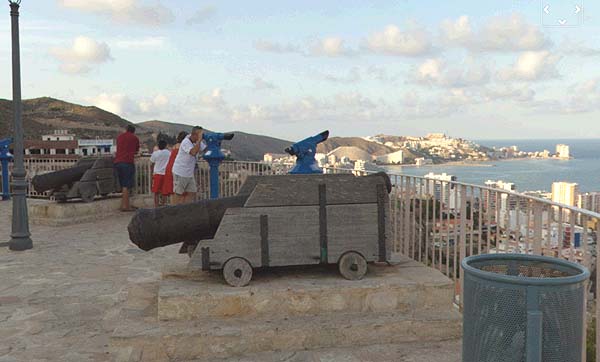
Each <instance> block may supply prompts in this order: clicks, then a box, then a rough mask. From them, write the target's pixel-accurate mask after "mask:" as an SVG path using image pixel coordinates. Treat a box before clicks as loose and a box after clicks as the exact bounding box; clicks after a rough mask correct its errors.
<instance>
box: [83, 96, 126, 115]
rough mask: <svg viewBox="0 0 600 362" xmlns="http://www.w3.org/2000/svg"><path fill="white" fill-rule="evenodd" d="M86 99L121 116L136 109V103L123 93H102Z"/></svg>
mask: <svg viewBox="0 0 600 362" xmlns="http://www.w3.org/2000/svg"><path fill="white" fill-rule="evenodd" d="M85 99H86V101H88V102H89V103H91V104H92V105H94V106H96V107H98V108H101V109H103V110H105V111H108V112H111V113H114V114H116V115H120V116H124V115H125V114H126V113H129V112H131V111H132V110H133V109H135V103H134V102H133V101H132V100H131V99H130V98H129V97H127V96H126V95H124V94H121V93H116V94H109V93H101V94H99V95H97V96H95V97H87V98H85Z"/></svg>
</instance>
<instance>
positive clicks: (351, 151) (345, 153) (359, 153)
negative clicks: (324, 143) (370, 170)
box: [328, 146, 373, 161]
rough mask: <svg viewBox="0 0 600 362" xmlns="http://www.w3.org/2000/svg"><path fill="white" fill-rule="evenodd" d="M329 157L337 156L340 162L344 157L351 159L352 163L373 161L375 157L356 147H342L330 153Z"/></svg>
mask: <svg viewBox="0 0 600 362" xmlns="http://www.w3.org/2000/svg"><path fill="white" fill-rule="evenodd" d="M328 155H335V156H336V157H337V158H338V160H339V159H341V158H342V157H348V159H350V160H351V161H356V160H365V161H371V160H372V159H373V156H372V155H371V154H370V153H368V152H367V151H364V150H362V149H360V148H358V147H354V146H340V147H338V148H336V149H335V150H333V151H331V152H329V153H328Z"/></svg>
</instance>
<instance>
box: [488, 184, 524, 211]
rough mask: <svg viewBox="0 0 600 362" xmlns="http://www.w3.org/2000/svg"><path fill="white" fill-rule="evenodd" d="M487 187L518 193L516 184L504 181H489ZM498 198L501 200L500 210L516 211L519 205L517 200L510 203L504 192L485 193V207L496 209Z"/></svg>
mask: <svg viewBox="0 0 600 362" xmlns="http://www.w3.org/2000/svg"><path fill="white" fill-rule="evenodd" d="M485 186H487V187H491V188H494V189H500V190H506V191H516V190H517V185H515V184H514V183H512V182H505V181H502V180H498V181H493V180H487V181H486V182H485ZM498 197H499V198H500V200H499V201H500V209H501V210H507V208H508V209H511V210H514V209H515V207H516V205H517V198H516V197H513V198H511V199H510V201H509V197H508V194H506V193H503V192H494V191H490V192H484V194H483V205H484V206H485V207H486V208H495V207H496V199H497V198H498Z"/></svg>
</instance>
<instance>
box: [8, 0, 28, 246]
mask: <svg viewBox="0 0 600 362" xmlns="http://www.w3.org/2000/svg"><path fill="white" fill-rule="evenodd" d="M8 2H9V3H10V18H11V27H12V28H11V34H12V79H13V108H14V127H15V139H14V155H13V157H14V169H13V172H12V176H13V181H12V200H13V204H12V205H13V209H12V211H13V215H12V232H11V234H10V241H9V242H8V247H9V249H10V250H19V251H20V250H27V249H31V248H33V242H32V241H31V237H30V236H31V233H30V232H29V218H28V215H27V181H26V180H25V176H26V173H25V167H24V165H23V120H22V118H21V113H22V111H23V105H22V104H21V56H20V52H19V47H20V45H19V5H20V4H21V0H9V1H8Z"/></svg>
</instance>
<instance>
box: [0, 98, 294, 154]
mask: <svg viewBox="0 0 600 362" xmlns="http://www.w3.org/2000/svg"><path fill="white" fill-rule="evenodd" d="M128 124H133V123H132V122H130V121H128V120H126V119H124V118H122V117H119V116H118V115H116V114H113V113H110V112H107V111H105V110H103V109H100V108H98V107H94V106H82V105H78V104H74V103H69V102H65V101H62V100H59V99H54V98H49V97H43V98H35V99H28V100H24V101H23V129H24V132H25V139H34V140H37V139H40V137H41V136H42V135H43V134H45V133H51V132H52V131H54V130H57V129H65V130H69V131H70V132H71V133H74V134H76V135H77V137H78V138H96V137H100V138H116V136H117V135H118V134H119V133H121V132H123V129H124V128H125V126H127V125H128ZM135 126H136V128H137V130H136V135H137V136H138V137H139V138H140V140H141V142H142V143H144V144H145V145H146V146H147V147H148V148H149V149H152V148H153V147H154V145H155V143H156V141H155V140H156V136H157V135H158V134H159V133H165V134H169V135H171V136H174V135H176V134H177V133H179V131H182V130H187V131H189V130H190V128H191V126H190V125H185V124H178V123H169V122H163V121H157V120H154V121H148V122H142V123H138V124H135ZM13 132H14V130H13V108H12V101H10V100H6V99H0V138H5V137H8V136H10V135H12V134H13ZM235 133H236V136H235V137H234V139H233V140H232V141H231V142H224V143H223V148H226V149H229V150H231V153H232V157H233V158H234V159H236V160H250V161H258V160H262V159H263V155H264V154H265V153H268V152H272V153H282V152H283V149H285V148H286V147H288V146H289V145H290V144H291V143H292V142H290V141H285V140H281V139H277V138H273V137H266V136H261V135H254V134H249V133H244V132H235Z"/></svg>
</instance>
